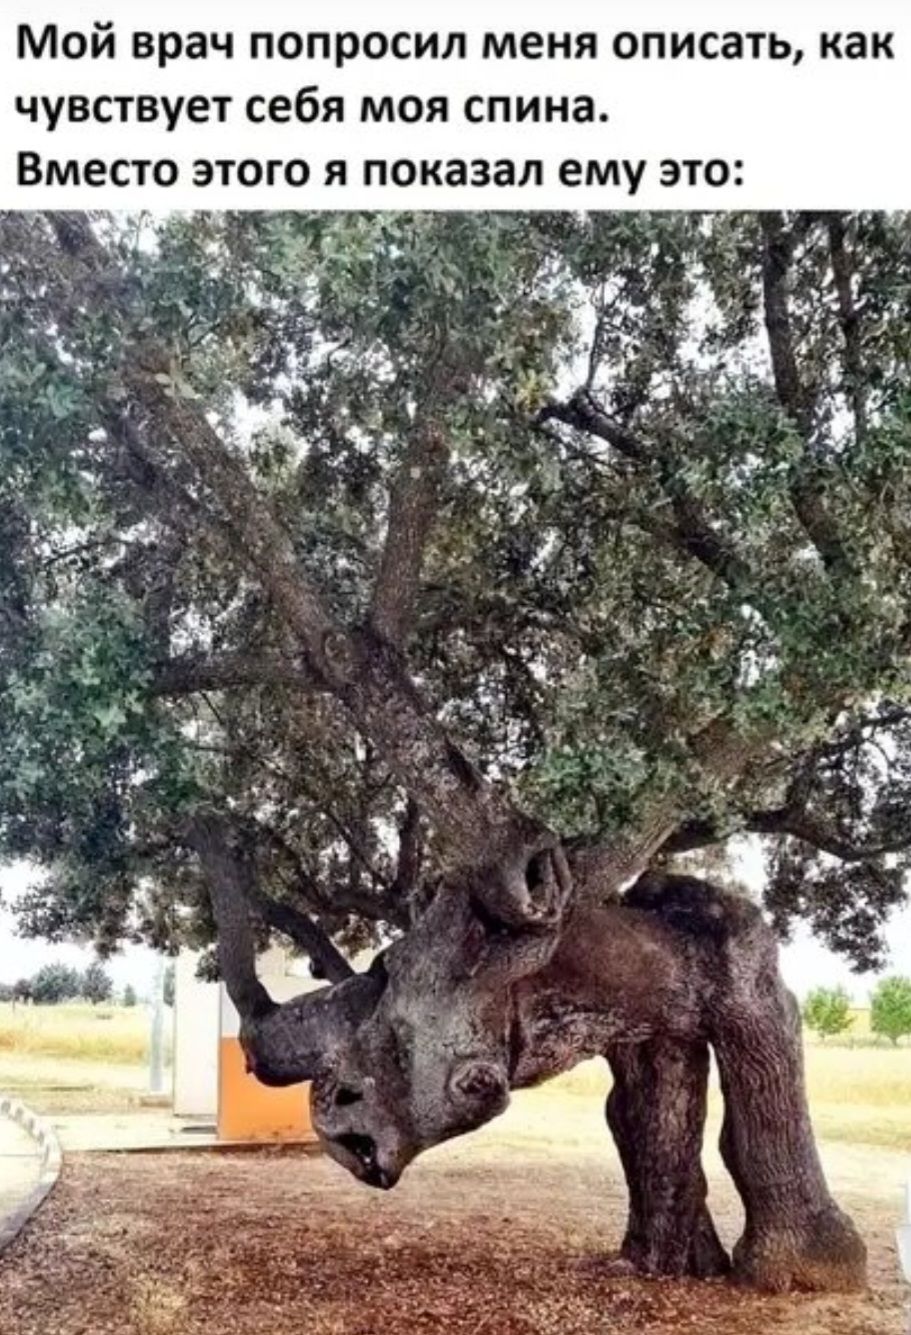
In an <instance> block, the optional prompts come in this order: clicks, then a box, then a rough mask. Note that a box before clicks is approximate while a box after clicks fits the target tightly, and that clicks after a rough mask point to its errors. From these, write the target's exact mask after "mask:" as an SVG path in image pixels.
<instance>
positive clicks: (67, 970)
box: [29, 964, 82, 1006]
mask: <svg viewBox="0 0 911 1335" xmlns="http://www.w3.org/2000/svg"><path fill="white" fill-rule="evenodd" d="M29 988H30V995H31V1000H32V1001H34V1002H35V1003H36V1004H37V1005H41V1006H56V1005H58V1004H59V1003H60V1002H61V1001H71V1000H72V999H73V998H74V997H78V996H79V994H80V992H81V989H82V976H81V975H80V973H79V970H78V969H73V968H71V967H70V966H69V965H68V964H44V965H42V966H41V968H40V969H39V970H38V972H37V973H36V974H35V975H34V977H33V978H32V979H31V981H30V983H29Z"/></svg>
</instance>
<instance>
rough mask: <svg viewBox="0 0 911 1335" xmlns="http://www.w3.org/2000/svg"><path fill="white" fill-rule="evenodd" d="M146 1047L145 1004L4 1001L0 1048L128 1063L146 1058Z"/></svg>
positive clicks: (29, 1053)
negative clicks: (5, 1002) (48, 1004)
mask: <svg viewBox="0 0 911 1335" xmlns="http://www.w3.org/2000/svg"><path fill="white" fill-rule="evenodd" d="M148 1048H149V1016H148V1011H147V1010H146V1008H145V1006H114V1005H109V1004H107V1003H105V1004H102V1005H99V1006H93V1005H92V1004H91V1002H88V1001H73V1002H65V1003H62V1004H61V1005H59V1006H31V1005H25V1004H23V1003H21V1002H20V1003H19V1004H18V1005H16V1006H13V1005H10V1004H0V1053H6V1052H12V1053H17V1054H19V1055H34V1056H41V1057H71V1058H75V1059H78V1060H81V1061H91V1062H113V1063H115V1064H118V1065H129V1064H131V1063H138V1062H143V1061H145V1060H146V1059H147V1056H148Z"/></svg>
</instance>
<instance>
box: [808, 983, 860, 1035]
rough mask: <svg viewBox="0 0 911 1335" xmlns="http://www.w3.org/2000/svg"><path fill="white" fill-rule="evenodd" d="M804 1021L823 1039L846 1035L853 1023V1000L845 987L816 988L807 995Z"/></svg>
mask: <svg viewBox="0 0 911 1335" xmlns="http://www.w3.org/2000/svg"><path fill="white" fill-rule="evenodd" d="M803 1020H804V1024H805V1025H806V1026H807V1028H808V1029H812V1030H813V1031H814V1032H815V1033H817V1034H818V1035H819V1037H820V1038H822V1039H826V1038H830V1037H832V1036H834V1035H835V1034H841V1033H844V1031H845V1030H846V1029H849V1028H850V1027H851V1025H852V1023H853V1020H852V1018H851V998H850V997H849V996H848V993H847V991H846V990H845V989H844V988H843V987H816V988H814V989H813V991H812V992H808V993H807V997H806V1000H805V1001H804V1004H803Z"/></svg>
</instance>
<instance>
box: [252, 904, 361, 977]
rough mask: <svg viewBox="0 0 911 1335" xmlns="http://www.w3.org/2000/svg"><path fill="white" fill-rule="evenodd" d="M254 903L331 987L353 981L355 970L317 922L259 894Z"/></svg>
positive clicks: (272, 925)
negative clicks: (349, 979)
mask: <svg viewBox="0 0 911 1335" xmlns="http://www.w3.org/2000/svg"><path fill="white" fill-rule="evenodd" d="M250 902H251V904H252V905H253V907H254V908H255V910H256V912H257V913H259V914H260V916H261V917H262V918H263V920H264V921H265V922H266V924H267V925H268V926H269V927H272V928H274V929H275V930H276V931H277V932H283V933H284V934H285V936H288V937H290V938H291V940H292V941H293V942H294V943H295V945H297V946H300V948H301V950H303V951H304V953H305V954H306V955H307V956H308V957H309V958H310V960H311V961H312V963H313V964H314V965H315V966H316V968H317V970H318V975H317V976H319V977H321V978H326V979H328V981H329V982H330V983H341V982H343V981H344V980H345V979H346V978H350V977H352V975H353V974H354V972H355V971H354V969H352V967H351V965H350V964H349V963H348V961H347V960H346V959H345V957H344V955H343V954H342V953H341V951H340V950H339V949H338V948H337V947H336V946H335V945H334V944H333V942H332V939H331V938H330V937H329V935H328V934H327V933H326V932H324V931H323V929H322V927H320V925H319V923H318V922H316V921H314V919H313V918H311V917H309V916H308V915H307V914H306V913H301V911H300V909H297V908H295V907H294V905H293V904H286V903H284V902H282V901H281V900H278V899H273V898H272V897H271V895H264V894H262V893H261V892H259V891H254V892H253V894H252V897H251V901H250Z"/></svg>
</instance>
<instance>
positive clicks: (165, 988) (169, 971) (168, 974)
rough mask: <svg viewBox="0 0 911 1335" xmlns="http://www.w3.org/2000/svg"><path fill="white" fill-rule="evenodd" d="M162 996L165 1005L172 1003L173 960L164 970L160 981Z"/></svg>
mask: <svg viewBox="0 0 911 1335" xmlns="http://www.w3.org/2000/svg"><path fill="white" fill-rule="evenodd" d="M162 997H163V999H164V1004H165V1005H166V1006H173V1005H174V962H173V960H172V961H171V963H170V964H169V965H168V967H167V968H166V969H165V971H164V979H163V981H162Z"/></svg>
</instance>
